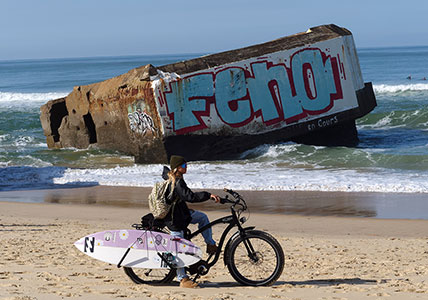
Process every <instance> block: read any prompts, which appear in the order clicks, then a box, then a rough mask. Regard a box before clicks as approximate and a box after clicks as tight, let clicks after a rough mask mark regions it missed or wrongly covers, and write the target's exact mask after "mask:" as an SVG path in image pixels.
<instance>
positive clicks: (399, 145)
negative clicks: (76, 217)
mask: <svg viewBox="0 0 428 300" xmlns="http://www.w3.org/2000/svg"><path fill="white" fill-rule="evenodd" d="M358 55H359V60H360V65H361V69H362V73H363V77H364V81H366V82H367V81H371V82H372V83H373V86H374V91H375V94H376V98H377V102H378V106H377V107H376V108H375V110H374V111H373V112H371V113H370V114H369V115H367V116H365V117H363V118H361V119H359V120H357V127H358V132H359V138H360V143H359V145H358V146H357V147H353V148H348V147H319V146H309V145H301V144H296V143H291V142H289V143H282V144H275V145H273V144H266V145H262V146H259V147H257V148H254V149H251V150H248V151H246V152H245V153H243V154H242V155H241V156H240V157H238V158H237V159H235V160H231V161H230V160H229V161H212V162H207V161H196V162H191V163H190V164H189V168H188V174H186V181H187V182H188V184H189V186H191V187H192V188H204V189H205V188H207V189H208V188H223V187H229V188H233V189H237V190H238V189H246V190H306V191H369V192H416V193H428V81H426V80H424V79H425V78H426V77H427V78H428V67H427V66H428V47H403V48H370V49H369V48H366V49H358ZM197 56H199V55H196V54H191V55H152V56H127V57H95V58H71V59H70V58H67V59H42V60H14V61H0V191H6V190H17V189H41V188H51V187H67V186H88V185H89V186H90V185H113V186H152V185H153V184H154V183H155V182H156V181H159V180H161V177H160V173H161V171H162V166H161V165H159V164H148V165H140V164H135V163H134V160H133V158H132V157H130V156H126V155H123V154H121V153H119V152H115V151H101V150H99V149H97V148H96V147H91V148H89V149H85V150H80V149H73V148H69V149H60V150H53V149H48V148H47V146H46V142H45V136H44V135H43V131H42V128H41V125H40V120H39V115H40V106H41V105H43V104H44V103H46V102H47V101H48V100H51V99H55V98H59V97H63V96H65V95H67V94H68V93H69V92H71V91H72V89H73V86H77V85H85V84H90V83H93V82H98V81H101V80H105V79H108V78H111V77H113V76H117V75H119V74H122V73H125V72H127V71H128V70H130V69H132V68H135V67H138V66H141V65H145V64H148V63H151V64H153V65H157V66H160V65H164V64H168V63H172V62H176V61H180V60H187V59H190V58H193V57H197ZM409 76H410V77H411V79H407V78H408V77H409Z"/></svg>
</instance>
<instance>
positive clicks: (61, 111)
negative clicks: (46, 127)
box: [50, 101, 68, 143]
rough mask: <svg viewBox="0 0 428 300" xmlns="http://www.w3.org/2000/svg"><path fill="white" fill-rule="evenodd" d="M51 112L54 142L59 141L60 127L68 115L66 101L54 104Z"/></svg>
mask: <svg viewBox="0 0 428 300" xmlns="http://www.w3.org/2000/svg"><path fill="white" fill-rule="evenodd" d="M50 113H51V116H50V121H51V131H52V136H53V139H54V142H55V143H56V142H59V132H58V129H59V127H60V126H61V122H62V119H63V118H64V117H65V116H67V115H68V111H67V107H66V106H65V101H62V102H58V103H55V104H53V105H52V107H51V112H50Z"/></svg>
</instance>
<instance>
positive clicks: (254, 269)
mask: <svg viewBox="0 0 428 300" xmlns="http://www.w3.org/2000/svg"><path fill="white" fill-rule="evenodd" d="M225 261H226V264H227V268H228V269H229V272H230V274H231V275H232V277H233V278H234V279H235V280H236V281H237V282H239V283H241V284H244V285H252V286H260V285H271V284H273V283H274V282H275V281H277V280H278V278H279V276H281V274H282V271H283V269H284V252H283V251H282V247H281V245H280V244H279V243H278V241H277V240H276V239H275V238H274V237H273V236H271V235H270V234H268V233H266V232H263V231H258V230H250V231H247V232H246V236H245V237H244V238H243V237H241V236H238V237H237V238H236V239H234V240H233V241H232V243H231V245H230V248H229V249H228V251H227V254H226V257H225Z"/></svg>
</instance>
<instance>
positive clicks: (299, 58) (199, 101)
mask: <svg viewBox="0 0 428 300" xmlns="http://www.w3.org/2000/svg"><path fill="white" fill-rule="evenodd" d="M340 73H344V70H343V67H342V66H340V63H338V57H332V56H330V55H326V54H325V53H324V52H323V51H321V50H320V49H318V48H306V49H302V50H299V51H297V52H295V53H293V54H292V55H291V56H290V57H289V59H288V61H287V60H284V59H283V60H279V61H278V62H276V63H275V62H273V61H271V60H269V59H267V58H264V59H255V60H253V61H252V62H250V63H249V64H248V65H244V66H228V67H224V68H219V69H214V70H212V72H208V71H207V72H201V73H197V74H191V75H189V76H187V77H184V78H181V79H179V80H175V81H172V82H169V85H168V86H167V88H166V89H165V90H164V91H163V94H162V95H161V97H162V98H163V99H162V100H164V101H165V103H166V109H167V114H168V117H169V118H170V120H171V122H172V127H173V130H174V131H175V132H176V133H177V134H183V133H189V132H194V131H197V130H201V129H205V128H208V125H207V124H206V122H205V121H204V119H205V120H206V119H207V118H206V117H210V116H211V117H212V116H213V114H212V113H211V109H212V108H211V107H212V106H213V107H214V108H215V113H216V114H214V115H216V116H217V117H218V118H219V120H220V122H222V123H223V124H226V125H228V126H230V127H233V128H239V127H242V126H245V125H247V124H249V123H250V122H252V121H254V120H255V119H256V118H257V119H260V120H261V122H262V123H263V124H264V125H266V126H270V125H275V124H278V123H281V122H282V123H283V124H291V123H294V122H297V121H299V120H301V119H303V118H306V117H308V116H316V115H320V114H322V113H325V112H327V111H329V110H331V108H332V107H333V106H334V101H335V100H339V99H343V90H342V83H341V78H340ZM343 75H344V74H343ZM204 117H205V118H204ZM259 122H260V121H259Z"/></svg>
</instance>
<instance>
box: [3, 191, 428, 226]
mask: <svg viewBox="0 0 428 300" xmlns="http://www.w3.org/2000/svg"><path fill="white" fill-rule="evenodd" d="M195 191H198V189H195ZM208 191H210V192H211V193H214V194H218V195H220V196H222V197H224V196H225V195H226V193H225V192H223V191H222V190H216V189H208ZM150 192H151V187H123V186H92V187H74V188H53V189H39V190H37V189H34V190H15V191H0V202H5V201H6V202H26V203H59V204H88V205H103V206H113V207H142V208H147V207H148V203H147V197H148V195H149V194H150ZM237 192H239V193H240V194H241V195H242V196H243V198H244V199H245V200H246V201H247V204H248V206H249V208H250V211H251V212H256V213H262V214H283V215H305V216H306V215H307V216H350V217H370V218H380V219H425V220H428V194H417V193H375V192H319V191H237ZM190 206H192V207H195V208H196V209H201V210H207V211H212V210H216V209H217V208H218V206H216V205H215V204H214V203H211V202H210V201H207V202H204V203H197V204H190Z"/></svg>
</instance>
